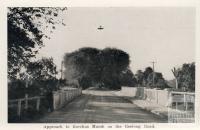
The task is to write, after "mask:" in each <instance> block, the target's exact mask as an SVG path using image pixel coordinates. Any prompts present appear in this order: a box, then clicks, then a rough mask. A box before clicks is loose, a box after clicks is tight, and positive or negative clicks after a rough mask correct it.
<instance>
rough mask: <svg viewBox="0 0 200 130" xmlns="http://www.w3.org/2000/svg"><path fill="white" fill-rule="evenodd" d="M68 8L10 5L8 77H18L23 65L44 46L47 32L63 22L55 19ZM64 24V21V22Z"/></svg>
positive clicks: (8, 16)
mask: <svg viewBox="0 0 200 130" xmlns="http://www.w3.org/2000/svg"><path fill="white" fill-rule="evenodd" d="M65 10H66V8H53V7H52V8H50V7H28V8H24V7H10V8H8V14H7V18H8V21H7V22H8V77H9V79H16V78H17V74H18V73H19V72H20V70H21V68H22V67H26V66H27V65H28V64H29V62H30V59H31V58H34V57H35V55H36V54H37V53H38V50H39V49H40V48H41V47H42V46H44V44H43V39H44V38H50V37H48V34H45V32H46V31H44V30H49V31H50V33H51V32H52V30H53V29H55V25H56V24H60V23H62V21H61V20H59V19H55V18H56V17H57V16H58V15H59V13H60V12H62V11H65ZM62 24H63V25H64V23H62Z"/></svg>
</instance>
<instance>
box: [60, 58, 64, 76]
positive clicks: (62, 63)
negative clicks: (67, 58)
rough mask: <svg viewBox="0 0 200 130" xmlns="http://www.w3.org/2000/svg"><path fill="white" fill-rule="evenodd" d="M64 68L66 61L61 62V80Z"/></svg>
mask: <svg viewBox="0 0 200 130" xmlns="http://www.w3.org/2000/svg"><path fill="white" fill-rule="evenodd" d="M63 66H64V61H62V62H61V70H60V73H61V75H60V79H62V78H63Z"/></svg>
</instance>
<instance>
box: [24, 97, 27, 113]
mask: <svg viewBox="0 0 200 130" xmlns="http://www.w3.org/2000/svg"><path fill="white" fill-rule="evenodd" d="M24 109H25V110H27V109H28V94H25V107H24Z"/></svg>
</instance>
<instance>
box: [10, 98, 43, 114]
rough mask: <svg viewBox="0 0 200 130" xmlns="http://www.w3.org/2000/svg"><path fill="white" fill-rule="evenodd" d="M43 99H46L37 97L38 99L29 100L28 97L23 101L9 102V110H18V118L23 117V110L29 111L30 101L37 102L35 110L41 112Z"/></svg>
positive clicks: (22, 99)
mask: <svg viewBox="0 0 200 130" xmlns="http://www.w3.org/2000/svg"><path fill="white" fill-rule="evenodd" d="M41 98H44V97H42V96H36V97H30V98H28V97H27V96H26V97H25V98H21V99H14V100H9V101H8V108H16V109H17V116H19V117H20V116H21V113H22V110H27V109H28V108H29V106H30V105H29V102H30V101H35V102H36V107H35V109H36V110H37V111H39V110H40V104H41V103H40V101H41Z"/></svg>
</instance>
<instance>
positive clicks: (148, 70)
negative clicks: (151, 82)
mask: <svg viewBox="0 0 200 130" xmlns="http://www.w3.org/2000/svg"><path fill="white" fill-rule="evenodd" d="M151 73H153V69H152V68H151V67H147V68H145V71H144V79H143V83H144V86H147V85H148V81H147V80H148V77H149V75H150V74H151Z"/></svg>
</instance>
